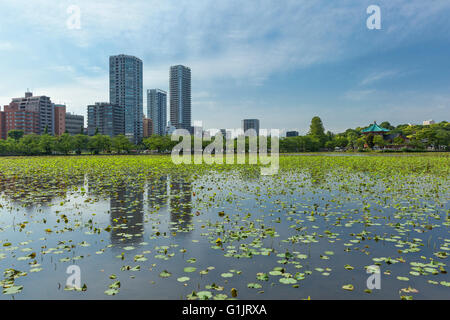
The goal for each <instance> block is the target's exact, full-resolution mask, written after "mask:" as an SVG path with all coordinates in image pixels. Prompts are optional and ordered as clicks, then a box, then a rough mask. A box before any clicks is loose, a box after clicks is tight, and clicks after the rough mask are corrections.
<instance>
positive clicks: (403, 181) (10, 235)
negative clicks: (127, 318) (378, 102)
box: [0, 154, 450, 299]
mask: <svg viewBox="0 0 450 320" xmlns="http://www.w3.org/2000/svg"><path fill="white" fill-rule="evenodd" d="M449 177H450V158H449V156H448V154H432V155H431V154H415V155H411V156H410V155H407V156H406V155H400V156H392V155H391V156H383V155H377V156H358V157H348V156H345V157H344V156H335V155H334V156H332V157H331V156H327V155H308V156H299V155H292V156H281V157H280V171H279V173H278V175H274V176H261V175H260V170H259V168H258V167H257V166H250V165H233V166H229V165H213V166H211V165H183V166H175V165H174V164H172V162H171V159H170V157H167V156H86V157H28V158H20V157H11V158H0V269H1V270H0V284H1V287H2V288H0V290H2V294H1V295H0V297H1V298H2V299H308V298H311V299H450V288H449V286H450V277H449V275H448V273H447V271H449V270H448V269H450V268H449V267H448V256H449V253H450V252H449V249H450V235H449V231H450V228H449V226H450V220H449V212H450V210H449V194H450V183H449ZM72 265H76V266H78V267H79V268H80V271H81V288H75V289H74V288H70V287H66V280H67V278H68V277H69V276H70V274H68V273H66V272H67V268H68V267H69V266H72ZM369 266H378V267H379V269H380V271H381V272H380V274H379V275H380V283H381V289H372V290H370V289H368V288H367V285H366V283H367V279H368V277H370V276H371V274H370V273H368V272H367V271H368V270H367V269H369V271H370V269H371V268H373V267H370V268H369Z"/></svg>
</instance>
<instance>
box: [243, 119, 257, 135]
mask: <svg viewBox="0 0 450 320" xmlns="http://www.w3.org/2000/svg"><path fill="white" fill-rule="evenodd" d="M242 129H243V130H244V133H246V132H247V130H249V129H253V130H255V131H256V135H257V136H259V120H258V119H244V120H242Z"/></svg>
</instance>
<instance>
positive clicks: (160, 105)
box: [147, 89, 167, 136]
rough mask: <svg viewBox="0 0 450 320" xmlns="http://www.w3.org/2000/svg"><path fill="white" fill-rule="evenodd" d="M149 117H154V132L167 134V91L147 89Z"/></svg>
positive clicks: (161, 134)
mask: <svg viewBox="0 0 450 320" xmlns="http://www.w3.org/2000/svg"><path fill="white" fill-rule="evenodd" d="M147 117H148V118H150V119H152V122H153V133H154V134H157V135H160V136H163V135H165V134H166V127H167V92H165V91H163V90H160V89H150V90H147Z"/></svg>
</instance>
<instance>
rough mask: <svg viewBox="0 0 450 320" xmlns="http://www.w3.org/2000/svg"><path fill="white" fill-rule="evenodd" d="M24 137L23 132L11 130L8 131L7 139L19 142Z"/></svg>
mask: <svg viewBox="0 0 450 320" xmlns="http://www.w3.org/2000/svg"><path fill="white" fill-rule="evenodd" d="M23 136H24V132H23V130H11V131H8V137H10V138H12V139H14V140H16V141H19V140H20V139H21V138H22V137H23Z"/></svg>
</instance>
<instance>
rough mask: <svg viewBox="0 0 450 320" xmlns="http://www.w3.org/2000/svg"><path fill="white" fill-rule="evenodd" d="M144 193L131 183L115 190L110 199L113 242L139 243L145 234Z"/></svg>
mask: <svg viewBox="0 0 450 320" xmlns="http://www.w3.org/2000/svg"><path fill="white" fill-rule="evenodd" d="M143 200H144V193H143V192H142V191H141V190H139V189H137V188H133V186H130V185H123V186H121V187H118V188H116V189H115V190H114V192H113V193H112V195H111V199H110V208H111V209H110V221H111V226H112V230H111V243H112V244H115V245H130V244H137V243H140V242H142V241H143V235H144V201H143Z"/></svg>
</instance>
